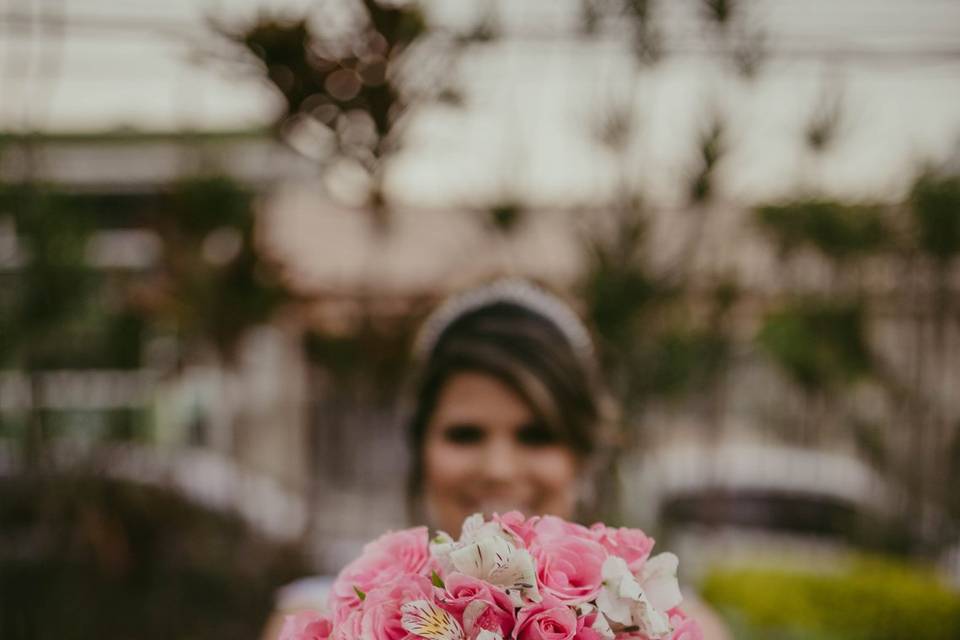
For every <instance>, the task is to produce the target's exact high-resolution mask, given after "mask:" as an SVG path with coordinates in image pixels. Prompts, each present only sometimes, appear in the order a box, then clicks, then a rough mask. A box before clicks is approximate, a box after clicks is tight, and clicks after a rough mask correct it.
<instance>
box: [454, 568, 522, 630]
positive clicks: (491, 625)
mask: <svg viewBox="0 0 960 640" xmlns="http://www.w3.org/2000/svg"><path fill="white" fill-rule="evenodd" d="M444 587H445V593H444V594H442V595H440V596H439V597H438V604H439V605H440V608H442V609H444V610H446V611H449V612H450V613H452V614H453V615H454V616H455V617H456V618H457V621H458V622H460V624H461V626H463V627H464V630H466V631H467V632H468V633H469V632H470V629H467V627H472V626H478V627H480V628H482V629H487V630H489V631H499V632H500V634H501V635H502V636H503V637H504V638H506V637H509V635H510V632H511V631H513V626H514V616H513V602H512V601H511V600H510V596H508V595H507V594H506V592H504V591H503V590H502V589H499V588H497V587H495V586H493V585H491V584H490V583H489V582H484V581H483V580H478V579H477V578H471V577H470V576H466V575H463V574H462V573H451V574H449V575H448V576H447V577H446V579H445V580H444ZM474 602H483V603H486V605H487V606H486V607H484V608H483V609H482V610H481V611H480V612H478V613H479V615H478V617H477V618H476V619H473V618H472V616H466V617H468V618H471V620H468V621H465V620H464V617H465V616H464V609H466V608H467V606H468V605H471V606H472V607H473V612H477V609H478V607H477V605H472V604H471V603H474ZM473 612H472V613H473ZM469 623H472V624H469Z"/></svg>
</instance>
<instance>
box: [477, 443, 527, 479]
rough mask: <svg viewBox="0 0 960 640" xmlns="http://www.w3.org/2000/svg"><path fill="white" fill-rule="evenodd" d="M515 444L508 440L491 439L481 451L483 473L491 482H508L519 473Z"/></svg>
mask: <svg viewBox="0 0 960 640" xmlns="http://www.w3.org/2000/svg"><path fill="white" fill-rule="evenodd" d="M516 448H517V447H516V444H515V443H514V442H513V440H512V439H510V438H491V439H490V440H489V441H488V442H487V443H486V446H485V447H484V451H483V454H484V455H483V473H484V476H485V477H486V478H487V480H489V481H492V482H510V481H511V480H513V479H514V477H515V476H516V474H517V472H518V471H519V469H518V465H519V460H518V459H517V451H516Z"/></svg>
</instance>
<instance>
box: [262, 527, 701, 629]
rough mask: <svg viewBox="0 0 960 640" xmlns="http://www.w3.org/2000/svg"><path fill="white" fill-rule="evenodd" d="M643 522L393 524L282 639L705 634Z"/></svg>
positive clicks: (671, 564)
mask: <svg viewBox="0 0 960 640" xmlns="http://www.w3.org/2000/svg"><path fill="white" fill-rule="evenodd" d="M652 548H653V540H652V539H650V538H648V537H647V536H646V535H645V534H644V533H643V532H642V531H640V530H638V529H616V528H611V527H607V526H605V525H603V524H599V523H598V524H595V525H593V526H592V527H590V528H587V527H584V526H582V525H578V524H574V523H571V522H567V521H565V520H562V519H560V518H556V517H553V516H545V517H542V518H540V517H534V518H529V519H527V518H524V516H522V515H521V514H520V513H518V512H515V511H514V512H511V513H507V514H505V515H502V516H501V515H494V516H493V518H492V519H490V520H484V518H483V517H482V516H480V515H479V514H477V515H473V516H471V517H469V518H467V520H466V521H465V522H464V523H463V531H462V535H461V537H460V539H459V540H454V539H453V538H451V537H450V536H449V535H447V534H445V533H440V534H439V535H437V536H436V537H435V538H434V539H433V540H428V535H427V529H426V528H425V527H419V528H415V529H407V530H405V531H398V532H394V533H388V534H386V535H384V536H382V537H381V538H379V539H378V540H376V541H374V542H372V543H370V544H368V545H367V546H366V547H365V548H364V551H363V554H362V555H361V556H360V557H359V558H357V559H356V560H354V561H353V562H352V563H350V564H349V565H347V566H346V567H345V568H344V569H343V571H341V572H340V575H339V576H337V579H336V581H335V582H334V584H333V588H332V591H331V593H330V602H329V611H328V612H326V613H299V614H296V615H293V616H289V617H288V618H287V619H286V621H285V623H284V626H283V629H282V630H281V632H280V640H420V639H422V640H613V639H617V640H661V639H668V640H700V639H701V634H700V630H699V628H698V627H697V625H696V623H695V622H694V621H693V620H692V619H690V618H687V617H686V616H685V615H684V614H683V612H682V611H681V610H680V609H679V608H678V605H679V604H680V600H681V596H680V589H679V588H678V586H677V562H678V561H677V557H676V556H675V555H673V554H671V553H661V554H658V555H655V556H650V551H651V549H652Z"/></svg>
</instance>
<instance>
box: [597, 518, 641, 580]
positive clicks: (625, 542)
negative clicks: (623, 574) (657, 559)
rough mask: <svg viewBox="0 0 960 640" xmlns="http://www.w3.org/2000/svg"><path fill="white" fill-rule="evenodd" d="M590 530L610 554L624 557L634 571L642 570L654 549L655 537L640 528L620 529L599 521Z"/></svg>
mask: <svg viewBox="0 0 960 640" xmlns="http://www.w3.org/2000/svg"><path fill="white" fill-rule="evenodd" d="M590 531H591V533H593V534H594V536H595V538H596V540H597V542H599V543H600V544H601V545H603V548H604V549H606V550H607V552H608V553H609V554H610V555H613V556H619V557H621V558H623V559H624V561H626V563H627V567H629V568H630V571H633V572H634V573H636V572H637V571H639V570H640V568H641V567H642V566H643V563H644V562H646V561H647V558H648V557H649V556H650V551H651V550H652V549H653V538H650V537H648V536H647V534H645V533H644V532H643V531H641V530H640V529H628V528H627V527H622V528H619V529H618V528H616V527H608V526H606V525H604V524H603V523H600V522H598V523H596V524H595V525H593V526H592V527H590Z"/></svg>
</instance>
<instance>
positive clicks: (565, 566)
mask: <svg viewBox="0 0 960 640" xmlns="http://www.w3.org/2000/svg"><path fill="white" fill-rule="evenodd" d="M535 531H536V539H535V540H534V542H533V544H532V546H531V553H532V554H533V557H534V558H535V559H536V561H537V578H538V580H539V582H540V585H541V587H542V591H543V592H544V593H546V594H549V595H552V596H555V597H556V598H557V599H559V600H560V601H561V602H563V603H564V604H569V605H574V604H580V603H582V602H588V601H590V600H593V599H594V598H595V597H596V596H597V594H598V593H599V592H600V587H601V584H602V582H603V576H602V574H601V569H602V568H603V562H604V560H606V559H607V551H606V549H604V548H603V546H601V544H600V543H599V542H597V541H596V540H595V539H594V536H593V535H592V534H591V532H590V530H589V529H587V528H586V527H583V526H581V525H578V524H573V523H570V522H566V521H564V520H561V519H560V518H556V517H554V516H545V517H544V518H542V519H541V520H540V521H539V522H538V523H537V524H536V526H535Z"/></svg>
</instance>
